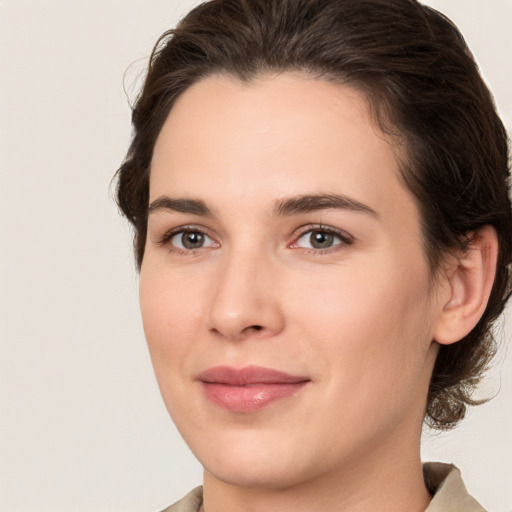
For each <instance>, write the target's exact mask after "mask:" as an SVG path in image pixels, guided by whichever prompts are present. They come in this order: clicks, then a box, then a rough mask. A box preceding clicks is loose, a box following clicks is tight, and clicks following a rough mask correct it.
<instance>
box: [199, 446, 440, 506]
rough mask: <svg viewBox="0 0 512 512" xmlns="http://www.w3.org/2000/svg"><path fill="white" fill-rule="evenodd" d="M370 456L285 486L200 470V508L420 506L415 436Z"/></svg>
mask: <svg viewBox="0 0 512 512" xmlns="http://www.w3.org/2000/svg"><path fill="white" fill-rule="evenodd" d="M404 444H405V442H404ZM404 449H405V451H406V452H408V455H407V456H404ZM370 459H371V460H369V459H368V458H366V459H364V460H360V461H357V462H353V463H351V464H347V465H345V466H344V467H343V468H341V469H339V470H337V471H331V472H329V473H328V474H325V475H321V476H319V477H317V478H315V479H313V480H307V481H302V482H300V483H297V484H296V485H293V486H289V487H285V488H271V489H269V488H253V487H239V486H235V485H231V484H229V483H226V482H221V481H219V480H218V479H216V478H215V476H214V475H211V474H210V473H208V472H207V471H205V475H204V503H205V508H204V512H292V511H293V512H311V511H316V510H325V511H329V512H341V511H343V512H370V511H371V512H375V510H379V512H401V511H403V512H424V511H425V509H426V508H427V507H428V504H429V502H430V499H431V497H430V495H429V493H428V491H427V489H426V487H425V483H424V480H423V472H422V466H421V460H420V447H419V441H418V442H417V443H416V446H414V450H413V449H412V448H411V446H410V445H409V446H408V447H405V446H402V447H395V449H393V450H383V449H382V447H380V448H378V449H375V450H374V451H373V454H372V457H371V458H370Z"/></svg>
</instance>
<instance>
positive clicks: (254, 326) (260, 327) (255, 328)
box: [249, 325, 263, 331]
mask: <svg viewBox="0 0 512 512" xmlns="http://www.w3.org/2000/svg"><path fill="white" fill-rule="evenodd" d="M249 329H252V330H254V331H261V330H262V329H263V327H262V326H261V325H251V326H250V327H249Z"/></svg>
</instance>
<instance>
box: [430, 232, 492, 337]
mask: <svg viewBox="0 0 512 512" xmlns="http://www.w3.org/2000/svg"><path fill="white" fill-rule="evenodd" d="M470 239H471V241H470V244H469V249H468V251H467V252H465V253H464V254H462V255H461V256H460V257H459V258H458V259H457V260H456V262H455V263H454V265H453V267H452V268H451V269H450V271H449V272H448V275H447V276H446V283H445V284H446V294H445V295H444V297H443V303H442V304H441V307H442V311H441V312H440V315H439V319H438V322H437V325H436V328H435V332H434V339H435V341H437V342H438V343H440V344H442V345H449V344H451V343H455V342H457V341H459V340H461V339H462V338H464V336H466V335H467V334H468V333H469V332H470V331H471V330H472V329H473V327H475V325H476V324H477V323H478V321H479V320H480V318H481V316H482V314H483V312H484V311H485V308H486V306H487V302H488V300H489V296H490V294H491V290H492V286H493V283H494V276H495V274H496V261H497V257H498V237H497V235H496V231H495V229H494V228H493V227H492V226H484V227H482V228H480V229H479V230H477V231H475V232H474V233H472V234H471V235H470Z"/></svg>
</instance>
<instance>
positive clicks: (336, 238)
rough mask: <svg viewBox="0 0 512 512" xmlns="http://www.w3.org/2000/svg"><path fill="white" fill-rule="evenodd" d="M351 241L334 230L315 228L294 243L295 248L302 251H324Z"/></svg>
mask: <svg viewBox="0 0 512 512" xmlns="http://www.w3.org/2000/svg"><path fill="white" fill-rule="evenodd" d="M351 242H352V241H351V239H350V238H349V237H348V236H347V235H344V234H342V233H340V232H338V231H336V230H334V229H326V228H315V229H308V230H307V231H306V232H304V233H303V234H302V235H301V236H300V237H298V238H297V241H296V242H295V243H294V246H295V247H302V248H304V249H316V250H326V249H332V248H333V247H335V246H337V245H342V244H350V243H351Z"/></svg>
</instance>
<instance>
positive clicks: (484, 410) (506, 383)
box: [0, 0, 512, 512]
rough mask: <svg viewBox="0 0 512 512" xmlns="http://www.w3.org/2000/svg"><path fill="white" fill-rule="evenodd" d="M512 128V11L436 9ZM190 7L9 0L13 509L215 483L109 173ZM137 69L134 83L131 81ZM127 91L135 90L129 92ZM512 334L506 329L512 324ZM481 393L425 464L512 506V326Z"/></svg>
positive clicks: (3, 389)
mask: <svg viewBox="0 0 512 512" xmlns="http://www.w3.org/2000/svg"><path fill="white" fill-rule="evenodd" d="M429 3H430V4H432V5H433V6H434V7H437V8H438V9H440V10H442V11H443V12H445V13H447V14H448V15H449V16H450V17H451V18H452V19H453V20H454V21H455V22H456V23H457V24H458V25H459V27H460V28H461V30H462V31H463V33H464V35H465V36H466V38H467V41H468V43H469V45H470V47H471V48H472V50H473V51H474V53H475V55H476V57H477V60H478V62H479V63H480V65H481V68H482V71H483V74H484V76H485V78H486V80H487V81H488V83H489V84H490V86H491V88H492V90H493V91H494V93H495V96H496V100H497V103H498V106H499V109H500V111H501V113H502V116H503V118H504V119H505V122H506V124H507V127H508V129H509V130H510V128H511V120H512V95H511V94H510V91H511V90H512V64H511V63H512V58H511V50H512V31H511V30H510V27H511V26H512V2H511V1H510V0H489V1H484V0H437V1H433V0H432V1H431V2H429ZM193 4H194V2H192V1H190V0H131V1H126V0H73V1H69V0H0V243H1V251H0V258H1V265H0V343H1V350H0V510H1V511H9V512H21V511H29V510H30V511H32V510H38V511H41V512H45V511H52V512H59V511H74V512H81V511H99V512H100V511H108V512H117V511H119V512H121V511H123V512H135V511H138V512H142V511H148V512H151V511H157V510H159V509H160V508H163V507H164V506H165V505H167V504H169V503H171V502H173V501H175V500H176V499H178V498H179V497H181V496H182V495H183V494H185V493H186V492H187V491H188V490H189V489H190V488H192V487H193V486H195V485H197V484H199V483H200V481H201V469H200V466H199V464H198V463H197V462H196V461H195V460H194V459H193V457H192V456H191V455H190V453H189V451H188V449H187V448H186V446H184V444H183V442H182V441H181V439H180V437H179V435H178V434H177V432H176V430H175V428H174V427H173V425H172V423H171V421H170V419H169V418H168V417H167V413H166V411H165V408H164V406H163V404H162V403H161V399H160V396H159V393H158V390H157V386H156V383H155V379H154V377H153V373H152V369H151V365H150V360H149V357H148V353H147V350H146V346H145V342H144V337H143V333H142V329H141V321H140V318H139V310H138V303H137V273H136V271H135V269H134V264H133V259H132V253H131V240H130V232H129V229H128V226H127V225H126V222H125V221H124V220H122V219H121V218H120V216H119V214H118V212H117V210H116V207H115V204H114V201H113V200H112V195H113V194H112V187H111V183H110V181H111V178H112V176H113V174H114V172H115V171H116V169H117V167H118V166H119V164H120V162H121V160H122V158H123V155H124V153H125V151H126V149H127V145H128V142H129V137H130V131H131V128H130V109H129V102H128V99H127V95H128V97H131V98H133V97H134V96H135V92H136V90H137V85H138V84H139V83H140V75H141V73H142V72H143V70H144V67H145V64H146V60H147V57H148V55H149V53H150V50H151V47H152V45H153V43H154V42H155V40H156V39H157V37H158V36H159V35H160V34H161V33H162V32H163V31H164V30H166V29H167V28H169V27H171V26H173V25H174V24H175V22H176V21H177V20H178V19H179V18H180V17H181V16H182V15H183V14H185V12H187V11H188V10H189V8H190V7H191V6H192V5H193ZM125 73H126V76H125ZM124 88H125V89H126V91H127V95H126V94H125V91H124ZM505 324H506V322H505ZM503 338H504V340H505V342H504V344H503V347H502V350H501V352H500V354H499V357H498V359H497V362H496V366H495V369H494V371H493V372H492V374H491V375H490V376H489V378H488V380H487V381H486V382H485V383H484V385H483V386H482V388H481V390H480V392H479V396H490V395H497V396H496V398H495V399H494V400H493V401H492V402H490V403H489V404H487V405H484V406H481V407H480V408H478V409H475V410H474V411H473V412H472V413H471V414H470V416H469V417H468V419H467V420H466V421H465V422H464V423H463V424H462V425H461V426H460V427H459V428H458V429H457V430H455V431H454V432H452V433H450V434H443V435H432V434H429V433H426V434H425V439H424V441H425V445H424V446H425V448H424V453H423V456H424V458H425V459H430V460H432V459H433V460H444V461H456V463H457V465H458V466H459V467H460V468H461V469H462V472H463V475H464V478H465V480H466V483H467V486H468V487H469V488H470V489H471V492H472V493H473V494H474V495H475V496H476V497H477V498H478V499H479V500H480V501H481V502H482V503H483V504H484V505H485V506H486V507H487V508H489V509H491V510H493V511H495V512H510V511H511V510H512V469H511V468H512V434H511V433H512V406H511V404H512V354H510V353H508V354H507V350H508V351H509V352H510V340H511V338H512V321H511V320H510V313H509V319H508V327H507V326H506V325H505V328H504V333H503Z"/></svg>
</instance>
